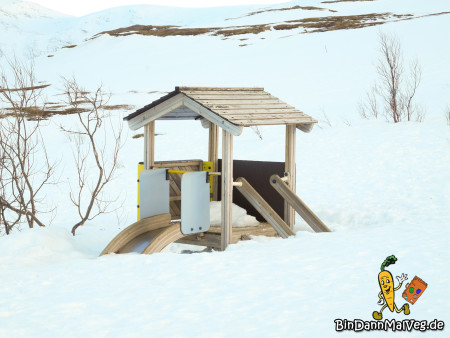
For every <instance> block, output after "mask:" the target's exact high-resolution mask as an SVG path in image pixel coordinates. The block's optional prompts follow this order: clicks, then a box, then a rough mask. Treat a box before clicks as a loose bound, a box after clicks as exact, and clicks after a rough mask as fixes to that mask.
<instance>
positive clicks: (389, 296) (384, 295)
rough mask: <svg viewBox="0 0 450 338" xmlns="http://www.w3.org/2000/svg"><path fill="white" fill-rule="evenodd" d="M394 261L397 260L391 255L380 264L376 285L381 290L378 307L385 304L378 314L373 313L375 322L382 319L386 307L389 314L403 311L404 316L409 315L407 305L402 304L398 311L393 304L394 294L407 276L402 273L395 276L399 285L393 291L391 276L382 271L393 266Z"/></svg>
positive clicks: (387, 272)
mask: <svg viewBox="0 0 450 338" xmlns="http://www.w3.org/2000/svg"><path fill="white" fill-rule="evenodd" d="M396 261H397V258H396V257H395V256H394V255H392V256H389V257H387V258H386V259H385V260H384V262H383V263H382V264H381V272H380V273H379V274H378V284H379V285H380V289H381V291H380V293H379V294H378V298H379V301H378V305H383V304H384V303H385V302H386V304H384V306H383V307H382V308H381V310H380V312H377V311H374V312H373V314H372V316H373V318H374V319H376V320H380V319H381V318H383V315H382V312H383V310H384V309H385V308H386V307H387V306H388V307H389V310H391V312H394V309H395V311H396V312H397V313H400V312H402V311H403V312H404V313H405V315H409V304H407V303H405V304H403V306H402V307H401V308H400V310H399V309H397V306H396V305H395V302H394V292H395V291H397V290H398V289H400V288H401V286H402V283H403V282H404V281H405V280H407V279H408V275H405V274H404V273H402V275H401V276H397V277H396V278H397V280H398V282H399V283H400V284H399V285H398V286H397V287H396V288H395V289H394V278H393V277H392V274H391V273H390V272H389V271H387V270H384V268H386V267H388V266H389V265H391V264H395V262H396Z"/></svg>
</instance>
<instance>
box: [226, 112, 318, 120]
mask: <svg viewBox="0 0 450 338" xmlns="http://www.w3.org/2000/svg"><path fill="white" fill-rule="evenodd" d="M221 116H223V117H225V118H227V119H229V120H233V121H234V120H266V119H267V120H282V119H302V120H307V121H310V120H311V119H310V118H309V117H308V116H305V115H304V114H302V113H292V114H287V113H270V114H227V115H225V116H224V115H221Z"/></svg>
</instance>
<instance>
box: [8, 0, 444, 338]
mask: <svg viewBox="0 0 450 338" xmlns="http://www.w3.org/2000/svg"><path fill="white" fill-rule="evenodd" d="M449 12H450V4H449V3H448V1H447V0H434V1H428V2H423V1H416V0H414V1H411V0H396V1H392V0H375V1H319V0H310V1H299V0H298V1H291V2H288V3H284V4H277V5H273V6H237V7H223V8H202V9H194V8H169V7H161V6H144V5H140V6H129V7H119V8H112V9H109V10H106V11H102V12H98V13H93V14H90V15H87V16H83V17H79V18H77V17H69V16H64V15H61V14H58V13H55V12H53V11H50V10H46V9H43V8H41V7H38V6H37V5H35V4H32V3H26V2H20V1H12V0H7V1H5V0H0V52H1V53H0V65H2V66H3V65H5V63H6V57H11V56H13V55H17V56H19V57H22V58H31V57H33V58H34V63H35V69H36V73H37V77H38V80H39V81H42V82H43V83H47V84H50V85H51V86H50V87H48V88H46V93H47V95H48V101H49V102H58V100H60V99H61V98H60V96H56V94H58V93H59V92H60V91H61V77H62V76H64V77H67V78H71V77H75V78H76V79H77V80H78V81H79V82H80V83H81V84H83V85H85V86H87V87H88V88H94V87H95V86H96V85H98V84H100V83H102V84H103V86H104V88H106V89H108V90H110V91H111V93H112V97H111V105H127V106H131V107H129V108H127V109H123V110H118V111H115V112H114V114H115V115H116V116H117V120H116V122H115V123H117V125H119V124H121V123H122V121H121V117H123V116H125V115H127V114H129V113H130V112H132V111H133V110H134V108H133V107H135V108H140V107H141V106H143V105H145V104H148V103H150V102H151V101H153V100H155V99H157V98H159V97H160V96H162V95H164V93H165V92H168V91H171V90H173V88H174V87H175V86H178V85H193V86H239V87H243V86H262V87H264V88H265V89H266V91H268V92H270V93H271V94H273V95H275V96H277V97H279V98H281V99H282V100H283V101H285V102H287V103H289V104H291V105H294V106H295V107H297V108H299V109H301V110H303V111H304V112H305V113H307V114H309V115H311V116H313V117H315V118H316V119H318V120H319V121H320V123H319V125H318V126H316V127H315V128H314V129H313V131H312V132H311V133H309V134H304V133H301V132H298V133H297V175H298V179H297V192H298V194H299V196H300V197H301V198H302V199H303V200H304V201H305V202H306V203H307V204H308V206H310V208H311V209H312V210H313V211H314V212H315V213H317V215H318V216H319V217H320V218H321V219H322V220H323V221H324V223H325V224H327V225H328V226H329V227H330V228H331V229H332V231H333V232H332V233H326V234H323V233H322V234H316V233H312V232H310V229H309V228H308V226H307V225H306V223H305V222H304V221H303V220H302V219H301V218H300V217H297V219H296V221H297V223H296V227H295V230H296V231H297V235H296V236H295V237H293V238H289V239H286V240H283V239H274V238H270V239H269V238H264V237H261V238H256V239H254V240H252V241H242V242H240V243H239V244H236V245H231V246H230V247H229V249H228V250H227V251H225V252H202V253H196V254H191V255H186V254H180V252H181V251H182V250H183V249H184V248H185V247H183V246H180V245H173V246H170V247H168V248H167V249H166V251H165V252H163V253H160V254H155V255H152V256H140V255H136V254H128V255H108V256H103V257H101V258H98V254H99V253H100V252H101V251H102V250H103V248H104V247H105V245H106V244H107V243H108V242H109V241H110V240H111V239H112V238H113V236H114V235H115V234H117V233H118V232H119V231H120V229H123V228H124V227H125V226H127V225H128V224H130V223H132V222H133V221H134V220H135V217H136V197H135V196H136V164H137V163H138V162H139V161H142V156H143V144H142V143H143V141H142V140H143V139H142V138H138V139H133V138H132V136H133V134H134V133H133V132H131V131H129V132H128V136H127V141H126V144H125V147H124V149H123V151H122V153H121V155H120V160H121V162H122V164H123V167H122V168H121V169H120V171H119V173H118V178H117V179H116V180H115V181H114V182H113V183H112V185H111V186H110V187H109V190H108V193H109V194H111V195H113V196H115V195H119V196H120V197H121V199H120V202H121V203H123V206H122V207H121V209H120V210H121V212H120V214H111V215H105V216H102V217H99V218H97V219H95V220H94V221H93V222H91V223H89V224H86V225H85V226H83V227H81V228H79V230H78V234H77V236H75V237H72V236H71V234H70V229H71V227H72V226H73V225H74V223H75V222H76V219H77V213H76V210H74V208H73V206H72V205H71V203H70V200H69V196H68V185H67V181H70V180H72V179H73V177H75V175H76V172H75V168H74V165H73V162H72V154H71V146H72V144H71V142H70V141H69V140H68V139H67V137H66V136H65V135H63V134H62V133H61V131H60V130H59V125H61V124H62V125H71V124H73V123H74V119H73V116H70V115H69V116H55V117H52V118H51V119H50V120H49V122H48V123H46V125H45V126H43V134H44V135H45V141H46V144H47V149H48V152H49V156H50V158H51V159H54V160H57V161H59V162H60V164H59V166H58V177H59V178H60V184H58V185H57V186H51V187H49V188H48V190H47V191H46V192H47V197H46V198H47V200H48V202H49V204H55V205H57V207H58V209H57V214H56V216H55V219H54V221H53V224H52V226H50V227H47V228H44V229H41V228H39V229H32V230H28V229H22V231H14V232H13V234H12V235H10V236H3V237H0V280H1V281H2V285H3V287H2V288H0V337H35V336H37V337H57V336H62V335H64V336H69V337H71V336H73V337H80V336H96V337H97V336H101V337H128V336H131V337H142V336H149V335H150V336H156V337H165V336H186V337H191V336H219V337H229V336H245V337H247V336H249V337H261V336H271V337H272V336H274V337H275V336H276V337H280V336H288V337H298V336H302V337H328V336H331V335H332V334H334V333H335V326H334V322H333V321H334V319H337V318H342V319H348V320H353V319H355V318H360V319H363V320H372V312H373V311H379V310H380V308H381V306H379V305H377V301H378V297H377V295H378V293H379V291H380V290H379V286H378V280H377V275H378V272H379V271H380V270H379V269H380V265H381V263H382V262H383V260H384V259H385V258H386V257H387V256H389V255H392V254H394V255H395V256H396V257H397V258H398V261H397V262H396V264H395V265H393V266H390V267H389V269H388V270H389V271H391V272H392V274H393V275H394V277H395V276H400V275H401V273H407V274H408V277H409V279H408V282H409V281H411V279H412V278H413V277H414V276H415V275H417V276H418V277H420V278H422V279H423V280H424V281H425V282H427V283H428V288H427V290H426V291H425V292H424V295H423V296H422V297H421V298H420V300H419V301H418V302H417V304H414V305H412V306H411V314H410V315H409V316H405V315H404V314H403V313H401V314H396V313H391V312H389V311H388V309H386V310H384V311H383V316H384V318H388V319H396V320H403V319H406V318H407V319H416V320H428V321H431V320H433V319H438V320H443V321H444V322H445V323H446V324H447V325H448V324H449V323H450V311H449V307H448V305H447V303H446V302H447V301H446V299H445V297H444V296H443V295H445V294H446V288H447V283H448V280H449V278H450V273H449V272H448V271H449V269H448V262H449V261H450V249H449V238H450V237H449V235H450V126H449V125H447V121H446V119H445V115H444V112H445V111H447V110H448V109H449V108H448V107H450V67H449V65H450V44H449V43H448V36H449V34H450V20H449V18H450V14H449ZM135 25H141V26H139V27H136V26H135ZM131 26H135V27H131ZM148 26H152V27H151V29H150V30H149V27H148ZM167 26H170V27H167ZM129 27H131V28H129ZM149 32H150V33H149ZM380 32H383V33H387V34H395V35H397V36H398V37H399V39H400V41H401V44H402V48H403V54H404V60H405V65H408V63H409V62H410V61H411V60H414V59H415V58H417V60H418V61H419V63H420V65H421V66H422V69H423V75H422V82H421V84H420V86H419V88H418V91H417V102H418V103H420V104H421V106H422V107H423V109H424V111H425V119H424V122H422V123H417V122H402V123H397V124H393V123H387V122H385V121H384V120H383V119H382V118H380V119H378V120H363V119H362V118H361V117H360V116H359V114H358V103H359V102H360V100H361V99H363V98H364V97H365V94H366V91H367V90H369V89H370V86H371V85H372V83H373V82H374V81H375V80H376V78H377V75H376V63H377V60H378V58H379V42H378V40H379V38H378V36H379V33H380ZM99 33H100V34H99ZM67 47H70V48H67ZM125 128H126V129H127V126H126V125H125ZM138 132H139V133H140V132H141V131H138ZM156 132H157V133H158V134H160V135H159V136H157V137H156V143H157V147H156V160H179V159H189V158H202V159H205V158H206V157H207V139H208V135H207V131H206V130H205V129H203V128H202V127H201V125H200V123H198V121H187V122H185V123H174V122H169V121H158V122H157V123H156ZM260 132H261V134H262V137H263V139H262V140H260V139H259V137H258V136H257V135H256V134H255V133H254V132H253V131H252V130H250V129H249V130H245V131H244V133H243V134H242V135H241V136H239V137H235V139H234V158H236V159H248V160H268V161H283V160H284V129H283V128H280V127H272V126H267V127H262V128H260ZM179 145H183V146H182V147H181V146H179ZM394 281H395V285H397V280H396V279H395V280H394ZM403 289H404V286H402V289H401V290H399V291H397V292H396V293H397V297H396V304H397V306H398V307H400V306H401V305H402V304H403V303H402V302H401V297H400V294H401V292H402V291H403ZM341 334H342V333H341ZM348 334H349V335H350V334H354V333H353V332H349V333H348ZM369 334H370V333H367V332H366V333H365V334H364V333H363V334H362V335H369ZM372 334H382V332H379V331H377V332H376V333H374V332H372ZM386 334H389V333H385V335H386ZM397 334H399V335H400V336H405V337H406V336H408V337H409V336H423V335H424V334H423V333H421V332H419V331H414V332H401V333H400V332H397ZM344 335H346V333H344ZM425 335H427V336H428V335H429V336H433V337H434V336H436V337H445V336H448V335H449V333H448V328H445V329H444V331H438V332H430V331H429V332H427V333H426V334H425Z"/></svg>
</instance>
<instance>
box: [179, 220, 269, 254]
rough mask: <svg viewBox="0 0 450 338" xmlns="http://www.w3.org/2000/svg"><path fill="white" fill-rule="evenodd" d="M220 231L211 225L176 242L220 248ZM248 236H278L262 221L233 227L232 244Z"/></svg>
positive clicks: (219, 228)
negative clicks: (206, 229)
mask: <svg viewBox="0 0 450 338" xmlns="http://www.w3.org/2000/svg"><path fill="white" fill-rule="evenodd" d="M221 232H222V229H221V227H218V226H212V227H211V228H210V229H209V231H207V232H204V233H201V234H195V235H191V236H186V237H183V238H182V239H180V240H178V241H177V243H183V244H190V245H198V246H206V247H210V248H217V249H220V234H221ZM250 236H266V237H276V236H278V234H277V232H276V231H275V230H274V228H273V227H272V226H271V225H270V224H267V223H262V224H260V225H258V226H255V227H233V236H232V239H231V242H232V243H233V244H234V243H237V242H239V241H241V240H246V239H247V238H249V237H250Z"/></svg>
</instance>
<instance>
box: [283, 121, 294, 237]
mask: <svg viewBox="0 0 450 338" xmlns="http://www.w3.org/2000/svg"><path fill="white" fill-rule="evenodd" d="M295 131H296V128H295V125H294V124H290V125H287V126H286V144H285V161H284V163H285V164H284V172H285V173H287V174H288V181H287V185H288V186H289V188H291V190H292V191H293V192H294V193H295V187H296V179H295V178H296V166H295V146H296V134H295ZM284 221H285V222H286V224H287V225H289V227H290V228H291V229H294V224H295V211H294V209H293V208H292V207H291V205H290V204H289V203H287V202H286V201H285V202H284Z"/></svg>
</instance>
